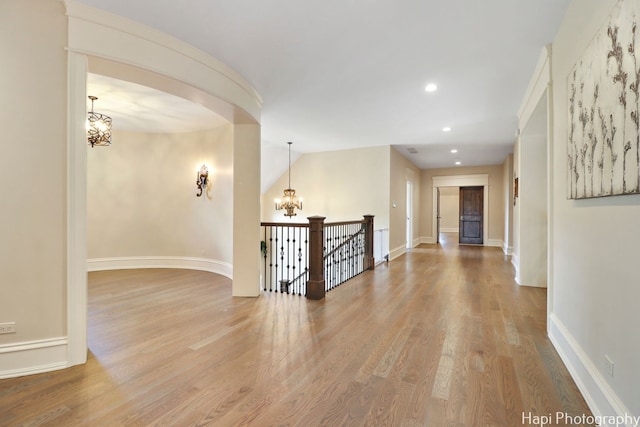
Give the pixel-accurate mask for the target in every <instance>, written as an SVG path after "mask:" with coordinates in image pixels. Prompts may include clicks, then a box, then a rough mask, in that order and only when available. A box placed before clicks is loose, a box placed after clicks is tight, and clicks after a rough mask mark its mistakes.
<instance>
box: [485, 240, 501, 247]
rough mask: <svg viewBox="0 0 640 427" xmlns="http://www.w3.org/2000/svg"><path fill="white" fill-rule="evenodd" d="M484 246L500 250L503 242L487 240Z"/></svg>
mask: <svg viewBox="0 0 640 427" xmlns="http://www.w3.org/2000/svg"><path fill="white" fill-rule="evenodd" d="M485 242H486V243H485V244H484V245H485V246H491V247H495V248H502V245H503V242H502V240H499V239H487V240H486V241H485Z"/></svg>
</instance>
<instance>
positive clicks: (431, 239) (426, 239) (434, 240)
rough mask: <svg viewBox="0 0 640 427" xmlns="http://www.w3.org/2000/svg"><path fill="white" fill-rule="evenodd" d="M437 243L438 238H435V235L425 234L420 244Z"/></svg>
mask: <svg viewBox="0 0 640 427" xmlns="http://www.w3.org/2000/svg"><path fill="white" fill-rule="evenodd" d="M435 243H436V239H434V238H433V237H430V236H428V237H427V236H423V237H420V244H421V245H422V244H424V245H434V244H435Z"/></svg>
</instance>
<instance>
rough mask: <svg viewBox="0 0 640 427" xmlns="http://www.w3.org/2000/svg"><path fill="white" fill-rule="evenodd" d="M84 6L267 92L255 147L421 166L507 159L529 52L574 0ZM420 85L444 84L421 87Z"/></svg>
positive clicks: (141, 0) (201, 1)
mask: <svg viewBox="0 0 640 427" xmlns="http://www.w3.org/2000/svg"><path fill="white" fill-rule="evenodd" d="M80 1H81V2H82V3H86V4H88V5H91V6H94V7H97V8H101V9H104V10H107V11H110V12H112V13H115V14H118V15H121V16H125V17H127V18H130V19H133V20H135V21H138V22H141V23H143V24H146V25H148V26H151V27H154V28H157V29H159V30H162V31H164V32H166V33H168V34H171V35H173V36H175V37H177V38H179V39H182V40H183V41H186V42H188V43H190V44H192V45H194V46H196V47H198V48H200V49H202V50H203V51H205V52H208V53H209V54H211V55H213V56H214V57H216V58H218V59H220V60H221V61H223V62H224V63H226V64H227V65H229V66H230V67H232V68H234V69H235V70H236V71H238V72H239V73H240V74H241V75H243V76H244V77H245V78H246V79H247V80H248V81H249V82H250V83H251V84H252V85H253V86H254V87H255V88H256V89H257V91H258V92H259V93H260V95H261V96H262V98H263V100H264V106H263V112H262V137H263V145H265V144H266V145H275V146H277V145H279V144H282V145H283V146H285V147H286V145H285V143H286V141H294V143H295V145H294V150H295V151H298V152H314V151H325V150H338V149H346V148H356V147H365V146H379V145H393V146H394V147H396V148H397V149H398V150H400V151H401V152H402V153H403V154H404V155H405V156H407V157H408V158H410V159H411V160H412V161H413V162H414V163H415V164H416V165H417V166H419V167H421V168H432V167H449V166H453V162H454V159H459V160H460V162H461V164H462V165H464V166H471V165H479V164H496V163H501V162H502V161H503V160H504V157H505V156H506V154H507V153H508V152H510V151H511V148H512V145H513V143H514V141H515V131H516V114H517V110H518V107H519V105H520V103H521V101H522V98H523V96H524V92H525V90H526V87H527V84H528V82H529V79H530V77H531V75H532V73H533V69H534V67H535V65H536V61H537V59H538V57H539V55H540V53H541V51H542V48H543V46H544V45H545V44H547V43H550V42H551V41H552V40H553V37H554V35H555V32H556V30H557V27H558V25H559V23H560V21H561V19H562V16H563V14H564V11H565V9H566V7H567V5H568V3H569V0H483V1H478V0H447V1H443V0H438V1H436V0H394V1H391V0H367V1H365V0H343V1H339V2H327V1H318V0H309V1H299V0H271V1H268V2H266V1H255V0H235V1H222V0H191V1H189V2H187V3H185V2H177V1H157V0H136V1H135V2H133V1H131V0H110V1H107V2H105V1H104V0H80ZM428 82H435V83H437V84H438V86H439V89H438V90H437V91H436V92H434V93H426V92H425V90H424V87H425V85H426V84H427V83H428ZM97 96H100V95H97ZM97 102H98V104H96V111H99V109H98V108H97V107H98V105H100V104H99V103H100V102H102V99H101V100H100V101H97ZM120 111H122V106H121V107H120ZM164 111H166V109H165V110H164ZM114 126H115V125H114ZM444 126H450V127H451V128H452V130H451V132H446V133H445V132H442V128H443V127H444ZM453 147H455V148H457V149H458V150H459V151H458V153H457V154H456V155H455V156H454V155H452V154H451V153H450V149H451V148H453ZM408 148H415V150H412V151H417V153H415V154H411V153H409V152H408V151H407V149H408Z"/></svg>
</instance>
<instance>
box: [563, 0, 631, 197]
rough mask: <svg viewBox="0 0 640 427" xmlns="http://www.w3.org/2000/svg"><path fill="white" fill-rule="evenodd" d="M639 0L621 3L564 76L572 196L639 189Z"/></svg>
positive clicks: (590, 195) (603, 194)
mask: <svg viewBox="0 0 640 427" xmlns="http://www.w3.org/2000/svg"><path fill="white" fill-rule="evenodd" d="M638 13H639V5H638V2H637V1H632V0H622V1H620V2H619V3H618V4H617V5H616V7H615V8H614V10H613V11H612V13H611V15H609V17H608V19H607V21H606V22H605V24H604V25H603V26H602V28H600V30H598V32H597V34H596V35H595V37H594V39H593V40H592V41H591V43H590V44H589V46H588V47H587V49H586V51H585V52H584V54H583V55H582V56H581V57H580V59H579V60H578V62H577V63H576V65H575V67H574V68H573V70H572V71H571V73H570V74H569V76H568V83H569V90H568V96H569V103H568V105H569V129H568V132H569V135H568V141H569V143H568V145H567V147H568V152H567V165H568V167H567V171H568V180H567V181H568V186H567V187H568V188H567V194H568V198H570V199H585V198H591V197H603V196H614V195H620V194H636V193H640V132H639V129H640V125H639V111H640V91H639V87H640V51H639V50H640V46H638V41H640V34H639V33H640V31H639V30H638V29H637V22H638Z"/></svg>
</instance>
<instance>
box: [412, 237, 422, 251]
mask: <svg viewBox="0 0 640 427" xmlns="http://www.w3.org/2000/svg"><path fill="white" fill-rule="evenodd" d="M420 241H421V239H420V238H419V237H416V238H414V239H413V246H412V248H415V247H416V246H418V245H419V244H420Z"/></svg>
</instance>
